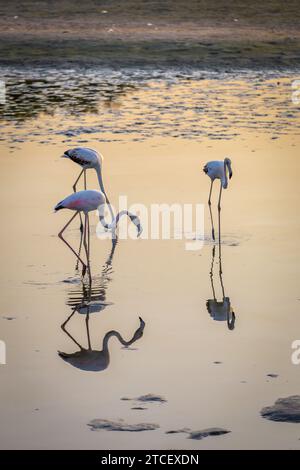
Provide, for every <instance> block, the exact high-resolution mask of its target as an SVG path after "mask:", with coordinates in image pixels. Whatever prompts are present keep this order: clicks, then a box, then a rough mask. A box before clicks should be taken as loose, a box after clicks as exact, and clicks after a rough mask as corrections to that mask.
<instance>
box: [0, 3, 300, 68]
mask: <svg viewBox="0 0 300 470" xmlns="http://www.w3.org/2000/svg"><path fill="white" fill-rule="evenodd" d="M1 3H2V2H0V65H22V66H23V65H29V66H35V65H48V66H49V65H53V66H59V65H64V64H72V65H74V64H78V65H83V66H89V65H103V66H110V67H120V66H148V65H149V66H152V67H155V66H174V65H175V66H181V65H182V66H191V67H197V68H213V69H218V68H226V67H230V68H234V69H235V68H248V69H259V68H264V69H265V68H270V69H271V68H296V67H297V66H299V64H300V60H299V59H300V53H299V50H300V30H299V20H300V12H299V8H298V2H296V1H294V0H288V1H287V2H285V3H284V5H283V4H282V2H279V1H277V0H272V1H270V0H269V1H266V2H258V1H253V2H251V4H247V3H246V2H244V1H241V0H237V1H227V2H225V1H222V0H220V1H218V2H217V1H214V0H211V1H206V0H203V1H201V2H197V1H196V0H191V1H189V2H183V1H181V0H176V1H168V0H165V1H162V2H159V1H155V0H154V1H149V2H142V1H139V0H135V1H132V0H124V1H122V2H117V1H99V2H93V1H91V0H87V1H86V2H84V3H83V2H80V1H77V0H73V1H71V0H63V1H58V0H54V1H52V2H47V1H40V2H38V5H37V4H36V3H35V2H31V1H28V0H25V1H24V2H22V3H21V4H20V3H19V2H17V1H16V0H12V1H11V2H9V3H7V4H4V3H3V4H1Z"/></svg>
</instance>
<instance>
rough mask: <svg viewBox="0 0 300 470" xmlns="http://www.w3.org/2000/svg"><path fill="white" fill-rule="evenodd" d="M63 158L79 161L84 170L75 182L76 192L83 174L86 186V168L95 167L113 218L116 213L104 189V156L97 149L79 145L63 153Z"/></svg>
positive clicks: (74, 188)
mask: <svg viewBox="0 0 300 470" xmlns="http://www.w3.org/2000/svg"><path fill="white" fill-rule="evenodd" d="M62 157H63V158H68V159H69V160H72V162H74V163H77V164H78V165H80V166H81V168H82V170H81V172H80V174H79V176H78V178H77V180H76V181H75V183H74V184H73V190H74V192H76V185H77V183H78V181H79V180H80V178H81V176H82V174H83V175H84V189H87V188H86V170H88V169H90V168H94V170H95V171H96V173H97V177H98V181H99V187H100V190H101V191H102V192H103V194H104V195H105V198H106V203H107V204H108V207H109V211H110V214H111V217H112V219H113V218H114V213H113V210H112V207H111V205H110V202H109V199H108V197H107V194H106V192H105V189H104V185H103V180H102V163H103V156H102V155H101V154H100V153H98V152H97V151H96V150H93V149H90V148H87V147H77V148H73V149H70V150H66V151H65V152H64V154H63V155H62Z"/></svg>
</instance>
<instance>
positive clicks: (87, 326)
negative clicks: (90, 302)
mask: <svg viewBox="0 0 300 470" xmlns="http://www.w3.org/2000/svg"><path fill="white" fill-rule="evenodd" d="M89 320H90V314H89V313H87V314H86V317H85V324H86V334H87V340H88V348H89V349H92V346H91V336H90V328H89Z"/></svg>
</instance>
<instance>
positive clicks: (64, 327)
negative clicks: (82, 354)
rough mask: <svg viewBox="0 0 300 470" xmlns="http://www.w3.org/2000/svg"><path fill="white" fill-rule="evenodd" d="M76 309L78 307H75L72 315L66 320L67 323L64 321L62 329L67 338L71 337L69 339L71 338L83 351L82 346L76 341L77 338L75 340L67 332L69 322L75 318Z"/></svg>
mask: <svg viewBox="0 0 300 470" xmlns="http://www.w3.org/2000/svg"><path fill="white" fill-rule="evenodd" d="M76 309H77V307H75V308H74V309H73V310H72V313H71V315H69V316H68V318H67V319H66V321H64V322H63V323H62V325H61V329H62V330H63V332H64V333H66V335H67V336H69V338H71V340H72V341H74V343H75V344H76V345H77V346H78V347H79V349H81V350H83V349H84V348H83V347H82V346H81V344H79V343H78V341H76V339H75V338H73V336H72V335H71V334H70V333H69V332H68V331H67V329H66V326H67V323H69V321H70V320H71V318H72V317H73V315H74V313H75V312H76Z"/></svg>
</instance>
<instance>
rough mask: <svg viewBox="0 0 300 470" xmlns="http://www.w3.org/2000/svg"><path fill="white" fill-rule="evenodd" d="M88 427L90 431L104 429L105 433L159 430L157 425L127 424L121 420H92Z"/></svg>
mask: <svg viewBox="0 0 300 470" xmlns="http://www.w3.org/2000/svg"><path fill="white" fill-rule="evenodd" d="M88 426H89V427H90V428H91V430H92V431H99V430H101V429H105V430H106V431H127V432H142V431H154V430H155V429H158V428H159V425H158V424H154V423H138V424H127V423H125V422H124V421H123V420H119V421H110V420H108V419H93V420H92V421H90V422H89V423H88Z"/></svg>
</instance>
